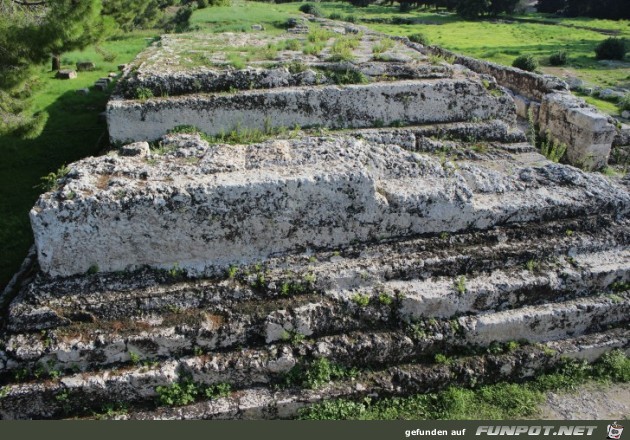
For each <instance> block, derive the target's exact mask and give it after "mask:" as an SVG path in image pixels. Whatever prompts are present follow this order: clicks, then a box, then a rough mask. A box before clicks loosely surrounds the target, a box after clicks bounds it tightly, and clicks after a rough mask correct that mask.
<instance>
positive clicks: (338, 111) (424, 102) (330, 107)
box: [107, 79, 515, 142]
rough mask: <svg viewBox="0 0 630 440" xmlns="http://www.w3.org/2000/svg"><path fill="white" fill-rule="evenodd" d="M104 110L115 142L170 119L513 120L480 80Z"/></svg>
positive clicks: (237, 122) (219, 127) (231, 124)
mask: <svg viewBox="0 0 630 440" xmlns="http://www.w3.org/2000/svg"><path fill="white" fill-rule="evenodd" d="M107 114H108V124H109V132H110V136H111V139H112V141H122V142H124V141H130V140H131V141H138V140H155V139H157V138H159V137H160V136H162V135H163V134H165V133H166V132H167V131H168V130H170V129H172V128H174V127H177V126H178V125H194V126H196V127H198V128H199V129H200V130H202V131H203V132H205V133H207V134H210V135H216V134H220V133H227V132H229V131H231V130H234V129H235V128H236V127H240V128H243V129H260V130H263V129H264V128H268V127H269V126H272V127H293V126H295V125H299V126H301V127H312V126H323V127H329V128H351V127H352V128H362V127H373V126H379V125H389V124H392V123H394V122H396V121H398V122H403V123H405V124H426V123H433V122H456V121H467V120H471V119H475V118H476V119H494V118H499V119H503V120H506V121H509V122H514V120H515V109H514V101H513V100H512V98H511V97H510V96H509V95H508V94H507V93H504V94H499V96H495V95H493V94H490V93H488V91H487V90H486V89H485V88H484V86H483V85H482V84H481V83H480V82H476V81H471V80H457V79H440V80H424V81H395V82H383V83H373V84H367V85H349V86H344V87H339V86H326V87H318V88H283V89H273V90H267V91H256V90H253V91H244V92H240V93H237V94H231V95H196V96H187V97H175V98H172V97H171V98H168V99H150V100H147V101H143V102H140V101H124V100H112V101H110V102H109V103H108V106H107Z"/></svg>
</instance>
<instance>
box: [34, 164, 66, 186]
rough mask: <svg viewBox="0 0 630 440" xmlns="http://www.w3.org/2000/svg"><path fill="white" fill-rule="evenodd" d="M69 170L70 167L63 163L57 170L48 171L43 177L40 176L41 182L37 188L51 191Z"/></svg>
mask: <svg viewBox="0 0 630 440" xmlns="http://www.w3.org/2000/svg"><path fill="white" fill-rule="evenodd" d="M69 172H70V168H68V167H67V166H66V165H63V166H62V167H61V168H59V169H58V170H57V171H55V172H52V173H48V174H47V175H45V176H44V177H41V178H40V180H41V183H40V184H39V185H38V187H39V188H41V189H43V190H44V191H53V190H56V189H58V188H59V180H61V179H63V178H64V177H66V176H67V175H68V173H69Z"/></svg>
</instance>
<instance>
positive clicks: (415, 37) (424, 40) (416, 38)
mask: <svg viewBox="0 0 630 440" xmlns="http://www.w3.org/2000/svg"><path fill="white" fill-rule="evenodd" d="M409 40H410V41H411V42H413V43H418V44H422V45H424V46H427V45H429V44H431V43H430V42H429V37H427V36H426V35H424V34H421V33H417V34H411V35H409Z"/></svg>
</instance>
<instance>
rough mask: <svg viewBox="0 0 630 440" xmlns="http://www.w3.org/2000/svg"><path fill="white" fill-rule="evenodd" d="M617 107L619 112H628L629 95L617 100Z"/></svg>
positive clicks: (629, 104) (629, 106)
mask: <svg viewBox="0 0 630 440" xmlns="http://www.w3.org/2000/svg"><path fill="white" fill-rule="evenodd" d="M617 107H619V110H621V111H624V110H629V111H630V93H626V94H625V96H624V97H623V98H621V99H620V100H619V102H618V103H617Z"/></svg>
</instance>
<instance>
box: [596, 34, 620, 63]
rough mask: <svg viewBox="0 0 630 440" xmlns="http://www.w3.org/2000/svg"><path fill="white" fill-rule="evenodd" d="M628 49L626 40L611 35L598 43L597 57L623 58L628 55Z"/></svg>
mask: <svg viewBox="0 0 630 440" xmlns="http://www.w3.org/2000/svg"><path fill="white" fill-rule="evenodd" d="M626 50H627V49H626V40H624V39H623V38H614V37H610V38H607V39H605V40H604V41H602V42H601V43H599V44H598V45H597V47H596V48H595V58H597V59H598V60H623V58H624V57H625V56H626Z"/></svg>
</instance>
